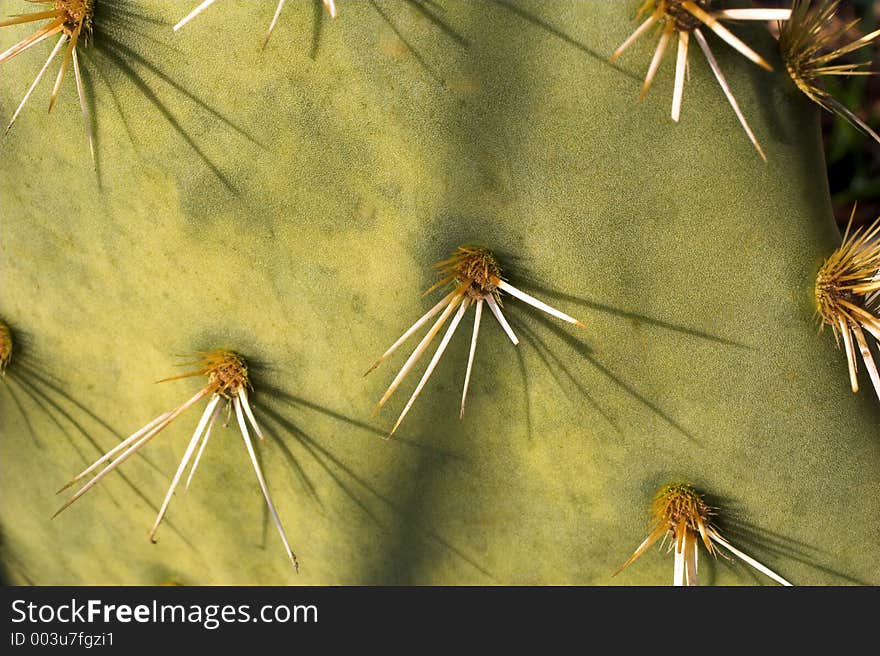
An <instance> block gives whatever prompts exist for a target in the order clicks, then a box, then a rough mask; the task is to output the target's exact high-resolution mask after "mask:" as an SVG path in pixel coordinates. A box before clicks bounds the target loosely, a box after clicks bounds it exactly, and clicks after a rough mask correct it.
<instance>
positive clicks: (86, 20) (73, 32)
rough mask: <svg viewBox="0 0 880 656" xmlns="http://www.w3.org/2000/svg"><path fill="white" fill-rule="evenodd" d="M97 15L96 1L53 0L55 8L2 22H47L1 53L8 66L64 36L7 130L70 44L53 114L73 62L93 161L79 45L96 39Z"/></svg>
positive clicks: (1, 60) (54, 94)
mask: <svg viewBox="0 0 880 656" xmlns="http://www.w3.org/2000/svg"><path fill="white" fill-rule="evenodd" d="M44 4H45V3H44ZM94 14H95V0H52V8H51V9H49V10H46V11H36V12H32V13H29V14H21V15H19V16H16V17H14V18H9V19H7V20H3V21H0V27H8V26H10V25H20V24H22V23H34V22H40V21H46V22H45V23H43V24H42V25H41V26H40V27H39V29H37V30H36V31H35V32H33V33H32V34H31V35H30V36H27V37H25V38H24V39H22V40H21V41H19V42H18V43H16V44H15V45H14V46H12V47H11V48H9V49H7V50H5V51H4V52H3V53H0V64H4V63H6V62H7V61H9V60H10V59H12V58H13V57H15V56H17V55H20V54H21V53H23V52H26V51H27V50H28V49H29V48H32V47H33V46H35V45H37V44H39V43H41V42H42V41H44V40H45V39H49V38H51V37H53V36H55V35H56V34H59V33H60V34H61V37H60V38H59V39H58V42H57V43H56V45H55V47H54V48H52V51H51V52H50V53H49V58H48V59H47V60H46V63H45V64H43V67H42V68H41V69H40V71H39V72H38V73H37V75H36V77H35V78H34V81H33V84H31V86H30V88H29V89H28V90H27V93H25V94H24V98H22V101H21V104H19V106H18V108H17V109H16V110H15V113H14V114H13V115H12V119H11V120H10V121H9V125H8V126H7V127H6V132H9V129H10V128H11V127H12V125H13V124H14V123H15V119H17V118H18V115H19V114H20V113H21V110H22V109H24V106H25V104H26V103H27V101H28V98H30V96H31V94H32V93H33V92H34V89H36V88H37V85H38V84H39V83H40V80H41V79H42V78H43V75H45V73H46V71H47V70H48V69H49V67H50V66H51V64H52V62H53V61H54V59H55V57H56V56H57V55H58V53H59V52H60V51H61V49H62V48H64V46H65V44H66V45H67V48H66V49H65V51H64V56H63V58H62V60H61V66H60V68H59V70H58V76H57V77H56V78H55V85H54V86H53V87H52V96H51V98H50V100H49V111H50V112H51V111H52V108H53V107H54V106H55V101H56V100H58V92H59V91H61V84H62V82H64V76H65V74H66V73H67V69H68V68H69V67H70V64H71V62H73V73H74V77H75V80H76V91H77V95H78V96H79V104H80V109H81V110H82V114H83V123H84V124H85V128H86V135H87V137H88V140H89V152H90V153H91V156H92V160H93V161H94V160H95V143H94V139H93V137H92V120H91V117H90V116H89V108H88V106H87V103H86V97H85V89H84V87H83V79H82V74H81V73H80V66H79V53H78V49H77V44H78V43H81V44H82V45H86V46H87V45H88V43H89V40H90V39H91V37H92V25H93V22H94ZM4 134H5V133H4Z"/></svg>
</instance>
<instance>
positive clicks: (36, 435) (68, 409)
mask: <svg viewBox="0 0 880 656" xmlns="http://www.w3.org/2000/svg"><path fill="white" fill-rule="evenodd" d="M30 342H31V340H30V339H29V337H28V336H27V335H26V334H24V333H23V332H22V331H19V330H15V329H13V328H10V326H9V325H8V324H6V323H5V322H3V321H2V320H0V356H2V359H3V361H4V365H3V370H2V374H0V382H2V383H3V385H2V388H3V389H4V390H5V393H6V395H7V397H8V399H9V400H10V401H11V402H12V405H14V406H15V408H16V410H17V411H18V413H19V415H20V416H21V418H22V420H23V421H24V424H25V426H26V427H27V429H28V431H29V433H30V435H31V437H32V438H33V440H34V443H35V445H36V447H37V448H38V449H45V448H46V444H45V443H44V441H43V439H42V438H41V437H40V435H41V433H42V432H43V431H40V430H39V429H37V427H36V426H35V425H34V424H35V422H36V420H37V419H38V418H43V419H45V420H47V421H49V422H50V423H51V424H52V426H54V428H55V429H57V431H58V433H59V434H60V435H63V436H64V439H65V441H66V442H67V444H68V445H69V446H70V447H71V448H72V449H73V450H74V451H75V452H76V454H77V457H78V458H79V460H80V461H82V462H84V463H88V462H90V461H91V459H92V457H93V456H90V455H88V454H87V453H86V452H85V451H84V450H83V447H82V444H81V442H82V441H85V442H86V444H88V446H89V448H90V450H91V451H92V452H97V453H102V452H104V450H105V449H104V447H103V446H102V445H101V444H100V443H99V442H98V440H97V439H95V437H94V432H95V429H99V430H101V431H102V432H106V433H107V434H108V435H111V436H113V438H116V435H117V432H116V431H115V430H114V429H113V427H111V426H110V425H109V424H107V422H106V421H104V420H103V419H102V418H101V417H99V416H98V415H97V414H95V413H94V412H93V411H92V410H91V409H90V408H89V407H87V406H86V405H85V403H83V402H82V401H80V400H79V399H77V398H75V397H74V396H72V395H71V394H70V393H69V392H67V391H65V389H64V387H63V384H62V382H61V381H60V380H58V379H56V378H55V377H54V376H53V375H52V374H51V373H49V372H48V371H47V370H46V369H45V367H43V366H42V365H41V364H40V362H39V361H38V360H37V359H36V358H35V356H34V355H33V354H32V350H33V349H32V348H31V346H30ZM32 408H33V409H36V411H37V412H36V414H35V413H34V411H33V409H32ZM89 425H91V426H93V427H94V428H91V427H89ZM141 458H142V460H143V461H144V462H145V463H147V465H149V466H150V467H151V468H152V469H154V470H156V471H160V469H159V468H158V467H157V466H156V465H155V464H154V463H153V462H152V461H150V460H149V459H148V458H145V457H143V456H142V455H141ZM121 478H122V480H123V482H124V483H125V484H126V485H127V486H128V487H129V488H130V489H131V491H132V492H134V494H135V495H136V496H137V497H138V498H140V499H141V500H142V501H144V502H145V503H146V504H147V505H148V506H149V507H150V508H152V509H153V510H154V511H158V507H157V506H156V505H154V504H153V503H152V502H151V501H150V499H149V497H147V495H146V494H144V492H142V491H141V489H140V488H139V487H138V486H137V485H136V484H135V483H134V482H133V481H132V480H131V479H130V478H129V477H128V476H126V475H125V474H123V475H122V477H121ZM109 494H110V499H111V501H112V502H113V504H114V505H116V506H117V508H123V507H124V504H123V502H121V501H119V500H118V499H116V498H115V496H114V495H113V494H112V492H110V493H109ZM171 528H172V530H173V531H174V532H175V533H176V534H177V535H179V536H180V535H181V534H180V532H179V531H178V530H177V528H176V527H174V526H173V525H172V526H171ZM181 537H183V536H181ZM184 540H185V538H184Z"/></svg>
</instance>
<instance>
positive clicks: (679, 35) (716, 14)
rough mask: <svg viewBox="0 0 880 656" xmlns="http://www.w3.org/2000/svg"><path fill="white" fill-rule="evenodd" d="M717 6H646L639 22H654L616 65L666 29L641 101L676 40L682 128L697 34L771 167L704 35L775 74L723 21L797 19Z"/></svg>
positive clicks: (676, 108) (684, 2)
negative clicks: (709, 33)
mask: <svg viewBox="0 0 880 656" xmlns="http://www.w3.org/2000/svg"><path fill="white" fill-rule="evenodd" d="M712 4H713V3H712V0H645V2H644V3H643V4H642V6H641V8H640V9H639V17H640V18H644V16H646V15H647V16H648V18H647V19H645V20H644V22H643V23H641V25H639V27H638V28H637V29H636V31H635V32H633V33H632V35H631V36H630V37H629V38H628V39H627V40H626V41H624V42H623V44H621V46H620V47H619V48H618V49H617V50H616V51H615V52H614V54H613V55H612V56H611V61H615V60H616V59H617V58H618V57H620V56H621V55H622V54H623V53H624V52H625V51H626V50H627V49H629V47H630V46H631V45H633V44H634V43H635V42H636V41H638V40H639V39H640V38H641V37H643V36H644V35H645V34H647V33H648V32H649V31H650V30H651V28H653V27H655V26H657V27H659V28H662V31H661V34H660V40H659V42H658V43H657V49H656V50H655V51H654V56H653V58H652V59H651V63H650V65H649V66H648V73H647V75H646V76H645V83H644V84H643V85H642V93H641V99H643V98H644V97H645V96H646V95H647V93H648V89H650V88H651V83H652V82H653V81H654V77H655V75H656V74H657V70H658V69H659V68H660V64H661V63H662V61H663V55H664V54H666V49H667V47H668V46H669V43H670V41H672V40H673V39H675V40H677V41H678V56H677V58H676V63H675V85H674V87H673V91H672V120H673V121H676V122H678V121H679V119H680V118H681V107H682V103H683V101H684V85H685V79H686V77H687V71H688V50H689V48H690V37H691V35H692V34H693V36H694V38H695V39H696V41H697V44H698V45H699V46H700V50H702V51H703V55H704V56H705V57H706V61H707V62H708V64H709V67H710V68H711V69H712V73H713V74H714V75H715V79H716V80H718V84H719V86H720V87H721V90H722V91H723V92H724V95H725V96H726V97H727V101H728V102H729V103H730V106H731V107H732V108H733V111H734V113H735V114H736V117H737V119H738V120H739V122H740V125H742V128H743V130H744V131H745V133H746V135H748V137H749V141H751V142H752V145H753V146H754V147H755V149H756V150H757V151H758V154H759V155H760V156H761V159H763V160H764V161H765V162H766V161H767V155H765V154H764V149H763V148H762V147H761V144H760V142H759V141H758V138H757V137H756V136H755V133H754V132H753V131H752V128H751V126H750V125H749V123H748V121H747V120H746V117H745V114H744V113H743V111H742V109H741V108H740V106H739V103H738V102H737V100H736V97H735V96H734V95H733V91H732V90H731V88H730V84H728V82H727V78H726V77H725V76H724V72H723V71H722V70H721V67H720V66H719V65H718V61H717V60H716V59H715V55H714V54H713V53H712V48H711V47H710V45H709V42H708V40H707V39H706V37H705V36H704V35H703V31H702V29H701V28H702V27H706V28H708V29H710V30H711V31H712V32H714V33H715V34H716V35H717V36H718V37H719V38H720V39H722V40H723V41H724V42H725V43H727V44H728V45H729V46H731V47H732V48H733V49H734V50H736V51H737V52H739V53H740V54H741V55H742V56H744V57H745V58H746V59H748V60H749V61H752V62H754V63H755V64H757V65H758V66H760V67H761V68H764V69H766V70H768V71H771V70H773V68H772V67H771V66H770V64H768V63H767V60H765V59H764V58H763V57H762V56H761V55H759V54H758V53H757V52H755V51H754V50H753V49H752V48H751V47H749V46H748V45H746V44H745V43H744V42H743V41H742V40H741V39H740V38H739V37H737V36H736V35H735V34H733V32H731V31H730V30H728V29H727V28H726V27H725V26H724V25H723V24H722V21H728V20H730V21H736V20H748V21H770V20H787V19H788V17H789V16H790V15H791V10H789V9H722V10H720V11H713V7H712Z"/></svg>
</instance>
